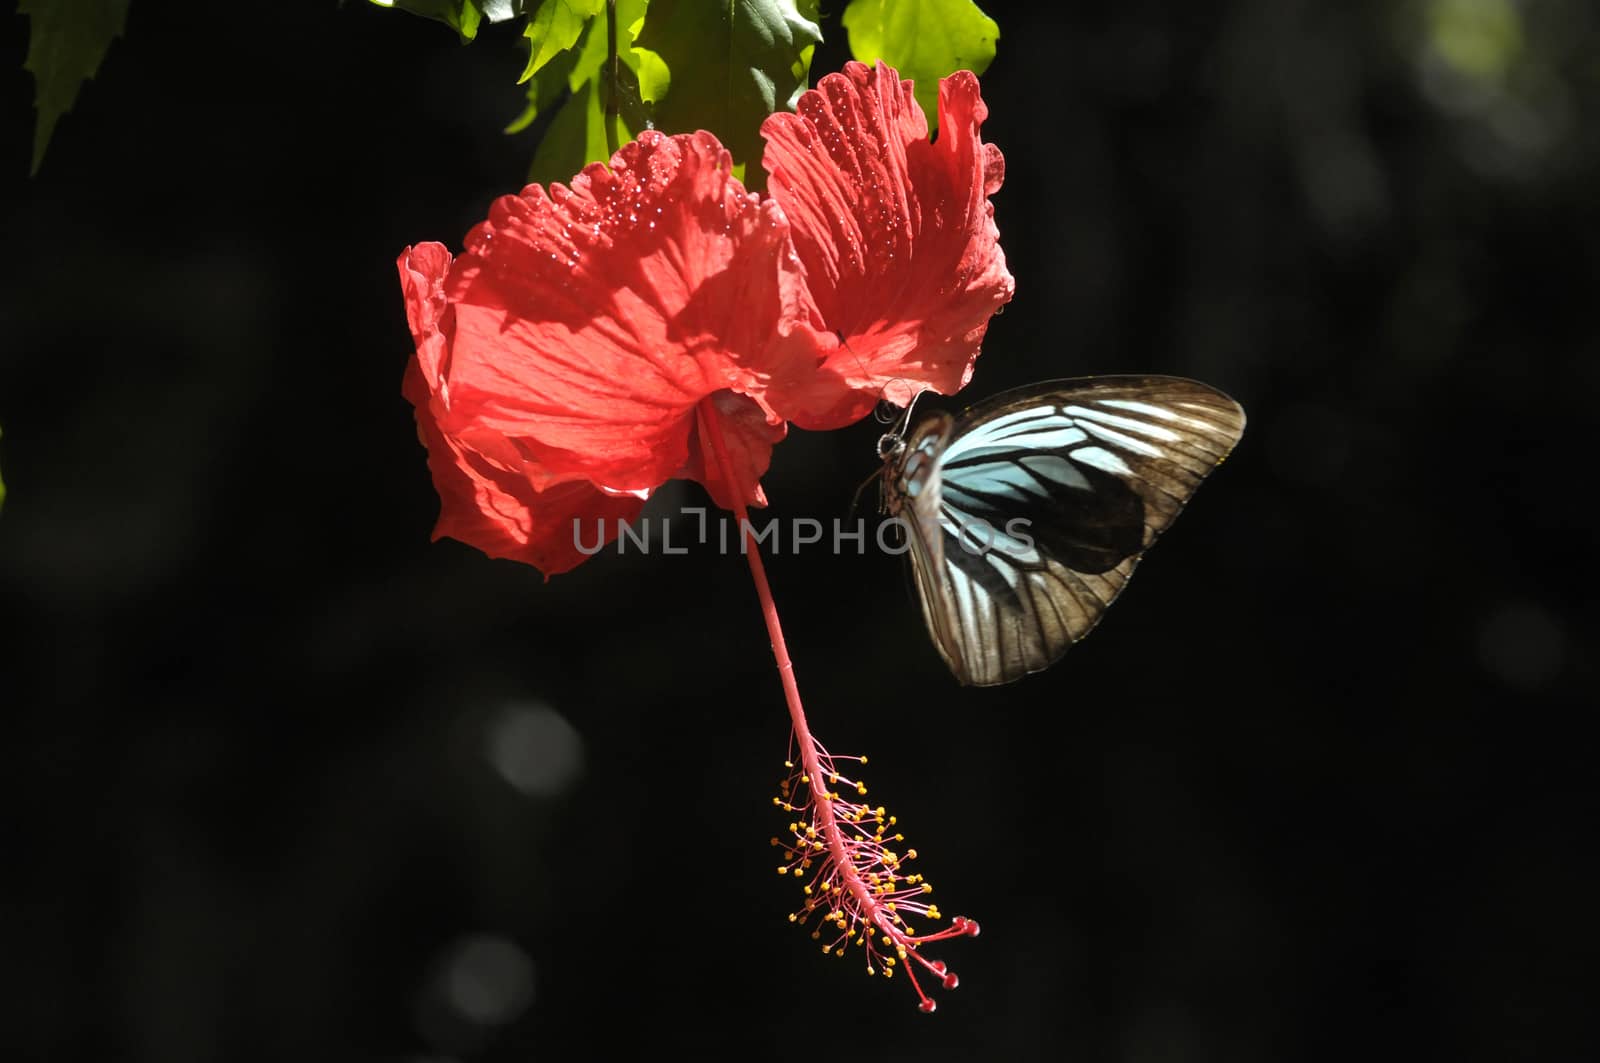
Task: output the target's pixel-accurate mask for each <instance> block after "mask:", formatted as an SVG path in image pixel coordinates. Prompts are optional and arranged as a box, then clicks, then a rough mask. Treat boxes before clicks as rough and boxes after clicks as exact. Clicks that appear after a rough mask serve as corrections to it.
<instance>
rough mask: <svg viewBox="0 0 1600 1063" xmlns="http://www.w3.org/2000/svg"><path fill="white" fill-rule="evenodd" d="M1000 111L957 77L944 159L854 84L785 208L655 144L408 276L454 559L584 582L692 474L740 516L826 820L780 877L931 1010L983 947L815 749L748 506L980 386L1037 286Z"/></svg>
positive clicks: (792, 162) (445, 531)
mask: <svg viewBox="0 0 1600 1063" xmlns="http://www.w3.org/2000/svg"><path fill="white" fill-rule="evenodd" d="M986 113H987V112H986V109H985V108H984V105H983V101H982V99H981V98H980V97H979V95H978V85H977V80H976V79H975V78H974V77H973V76H972V75H971V74H966V73H960V74H956V75H954V76H952V77H949V78H946V79H945V80H944V81H943V82H942V83H941V84H940V93H939V117H940V125H941V132H940V136H939V139H938V140H937V141H936V142H931V141H930V140H929V139H928V127H927V122H926V120H925V118H924V116H923V114H922V112H921V110H920V109H919V108H918V106H917V104H916V101H915V99H914V98H913V96H912V92H911V84H910V82H901V81H900V80H899V78H898V76H897V75H896V74H895V73H894V71H892V70H890V69H889V68H888V67H885V66H883V65H882V64H879V65H878V66H877V67H876V68H874V69H869V68H867V67H865V66H863V65H861V64H860V63H851V64H849V65H848V66H847V67H846V68H845V71H844V73H843V74H835V75H830V76H828V77H825V78H823V79H822V81H821V83H820V84H819V85H818V88H817V89H816V90H814V91H811V92H807V93H805V94H804V95H803V96H802V98H801V101H800V104H799V110H798V113H797V114H793V115H788V114H780V115H774V116H772V117H771V118H770V119H768V121H767V122H766V123H765V125H764V126H763V128H762V132H763V134H764V135H765V136H766V138H767V151H766V154H765V156H764V158H763V164H764V165H765V166H766V167H767V169H768V171H769V172H770V175H771V178H770V186H771V189H772V196H771V198H769V199H767V200H765V201H763V200H760V199H759V198H758V197H756V196H753V195H750V194H749V193H747V192H746V191H745V189H744V188H743V186H742V185H741V184H740V183H739V182H738V181H737V180H735V179H734V178H733V176H732V173H731V160H730V158H729V156H728V153H727V152H726V151H724V150H723V149H722V146H721V145H720V144H718V143H717V141H716V139H715V138H713V137H712V136H711V135H710V134H708V133H695V134H692V135H682V136H673V137H668V136H663V135H662V134H660V133H655V132H647V133H645V134H643V135H641V136H640V137H639V139H638V140H637V141H636V142H634V143H632V144H629V145H627V146H626V147H624V148H623V149H622V150H621V151H619V152H618V153H617V154H616V155H615V156H614V157H613V158H612V160H611V166H610V169H607V168H606V167H604V166H600V165H593V166H590V167H588V168H587V169H585V170H584V171H583V173H581V174H579V175H577V176H576V177H575V178H573V181H572V185H571V187H570V188H569V187H565V186H562V185H559V184H557V185H552V186H551V189H550V191H549V193H548V194H547V193H546V192H545V190H544V189H543V188H540V187H539V186H536V185H535V186H530V187H529V188H527V189H524V190H523V191H522V193H521V194H520V195H516V196H504V197H502V198H501V199H499V200H498V201H496V202H495V204H494V206H493V207H492V208H491V209H490V212H489V218H488V220H487V221H484V222H483V223H481V224H479V225H478V226H477V227H476V228H474V229H473V230H472V232H471V233H469V234H468V236H467V241H466V249H465V251H463V253H462V254H461V255H460V257H458V258H454V259H452V257H451V255H450V253H449V251H447V250H446V249H445V248H444V247H443V246H442V245H439V244H419V245H418V246H416V247H413V248H408V249H407V250H406V252H405V253H404V254H402V255H401V256H400V263H399V265H400V279H401V288H402V290H403V292H404V294H405V299H406V311H407V315H408V317H409V319H410V323H411V331H412V335H413V336H414V338H415V340H416V345H417V351H416V356H415V358H413V359H412V361H411V364H410V365H409V367H408V368H407V371H406V379H405V387H404V390H405V394H406V397H407V398H408V399H410V400H411V402H412V404H413V405H414V406H415V407H416V414H417V427H418V431H419V433H420V434H421V436H422V441H423V443H424V444H425V445H426V446H427V448H428V464H429V467H430V469H431V470H432V472H433V478H434V483H435V485H436V486H437V487H438V491H439V496H440V499H441V501H442V509H441V514H440V517H439V523H438V526H437V527H436V528H435V530H434V536H435V538H438V537H440V536H446V535H448V536H451V537H453V538H456V539H461V540H463V541H464V542H467V543H470V544H472V545H474V546H477V547H478V548H480V549H482V550H483V551H485V552H486V553H488V554H490V555H492V556H495V557H508V558H514V559H516V560H520V561H525V562H528V563H530V564H533V565H535V566H537V567H538V568H539V569H541V570H543V571H544V572H545V573H546V575H549V574H552V573H556V572H564V571H566V570H567V569H570V568H572V567H573V566H574V565H576V564H578V563H579V562H580V561H582V560H583V559H584V557H585V556H587V554H588V553H591V552H593V551H592V550H586V549H580V548H579V546H578V538H577V535H576V531H577V526H578V522H580V521H582V522H587V521H588V520H590V519H599V520H600V521H602V522H603V523H602V527H609V528H610V529H612V533H611V534H613V535H614V534H615V531H614V529H615V528H616V527H617V521H618V520H622V519H631V518H633V517H635V516H637V514H638V512H639V510H640V507H641V506H642V505H643V500H644V499H645V498H646V497H647V496H648V495H649V494H650V492H651V491H653V490H655V488H657V487H658V486H660V485H661V483H663V482H664V481H665V480H667V479H669V478H671V477H675V476H677V477H686V478H688V479H693V480H697V481H699V482H700V483H701V484H703V485H704V486H705V487H706V489H707V490H708V491H709V492H710V493H711V496H712V498H713V499H714V500H715V501H716V502H717V504H718V505H720V506H723V507H726V508H728V509H732V510H733V511H734V513H735V514H737V516H738V517H739V518H740V528H741V532H740V535H741V541H742V545H743V546H744V547H746V549H745V551H744V552H745V555H746V558H747V560H748V563H749V565H750V571H751V576H752V578H753V580H754V582H755V586H756V592H757V595H758V597H759V598H760V600H761V606H762V614H763V618H764V620H765V622H766V626H767V631H768V634H769V635H770V636H771V640H772V648H773V653H774V656H775V657H776V659H777V663H778V673H779V677H780V681H781V682H782V685H783V690H784V698H785V700H786V702H787V703H788V706H789V713H790V718H791V720H792V722H793V727H794V754H795V755H794V756H792V757H791V759H790V761H789V762H788V764H787V765H786V766H787V767H788V768H789V769H790V776H789V778H788V779H787V780H786V781H785V782H784V783H783V784H782V787H781V792H780V795H779V797H778V798H777V799H776V803H777V804H779V805H780V806H781V807H782V808H783V810H784V811H785V812H787V813H790V814H794V815H797V816H798V817H800V818H796V819H795V820H794V821H793V822H791V823H790V825H789V838H788V840H786V841H780V840H779V839H778V838H774V839H773V844H775V845H781V846H782V847H783V851H784V862H783V863H782V864H780V865H779V866H778V871H779V873H781V874H792V875H795V876H797V877H800V878H801V879H802V880H803V886H802V889H803V895H804V897H805V900H804V901H803V903H802V906H801V908H800V910H799V911H797V912H795V913H794V914H793V915H792V916H791V918H792V919H793V920H794V921H795V922H804V923H807V924H811V925H812V926H813V930H812V936H813V938H814V939H817V940H822V941H823V948H824V950H825V951H829V952H833V953H836V954H838V955H843V954H844V953H845V951H846V948H847V946H850V945H852V944H853V945H854V946H856V947H859V948H860V949H861V950H862V952H863V954H864V956H865V958H866V969H867V973H869V974H875V973H877V972H879V971H881V972H882V973H883V975H884V976H885V977H891V976H893V975H894V973H895V972H896V970H901V971H904V972H905V977H906V980H908V981H909V982H910V983H911V985H912V987H913V989H914V990H915V991H916V994H917V998H918V1006H919V1007H920V1008H921V1009H922V1010H923V1011H932V1010H934V1001H933V999H932V998H931V997H929V996H928V994H927V992H926V991H925V990H924V988H923V985H922V983H921V981H919V975H918V971H919V969H920V971H921V977H923V978H927V977H930V976H931V977H932V978H933V979H934V980H935V984H937V985H939V986H941V987H943V988H946V989H952V988H954V987H955V985H956V983H957V979H956V976H955V974H954V972H952V971H950V970H949V969H948V968H947V967H946V966H945V965H944V964H943V963H942V962H940V961H938V960H934V959H930V958H928V957H925V956H923V954H922V951H921V949H922V947H923V946H926V945H930V944H933V943H936V942H944V941H948V940H950V939H952V938H957V937H970V936H975V935H976V934H977V933H978V924H977V923H975V922H973V921H972V920H969V919H965V918H963V917H959V916H958V917H956V918H955V919H953V920H952V921H951V922H950V923H949V924H948V925H947V926H944V927H939V926H938V925H937V924H938V923H939V922H940V921H941V920H942V919H943V916H942V914H941V913H940V911H939V908H938V906H937V905H935V904H933V903H931V902H930V901H929V900H927V898H926V894H928V893H929V892H931V891H932V888H933V887H932V886H931V885H929V884H928V882H927V880H926V879H925V878H924V877H923V876H922V874H921V872H920V871H913V870H912V869H911V865H910V863H909V862H910V861H913V860H915V859H916V857H917V853H916V850H914V849H907V850H905V851H904V852H902V851H900V848H899V846H900V843H901V842H902V841H903V840H904V838H903V836H902V835H901V834H900V833H899V832H898V831H896V830H895V829H894V827H895V820H894V817H893V816H889V815H888V814H887V812H886V810H885V809H884V808H883V807H882V806H870V807H869V806H868V805H866V804H864V803H861V802H857V801H855V800H854V799H852V798H847V797H843V796H842V795H841V793H840V792H838V791H836V790H834V789H832V787H834V786H839V785H842V786H846V787H850V788H853V789H854V791H855V793H856V794H857V795H858V796H864V795H865V794H866V792H867V791H866V784H865V783H864V782H861V781H860V780H859V779H850V778H847V777H846V776H845V775H844V774H842V773H841V771H840V769H841V767H844V766H846V765H845V763H844V762H847V761H848V762H857V763H865V760H866V758H864V757H832V756H830V755H829V754H828V753H827V751H826V750H825V749H823V748H822V746H821V745H820V743H818V742H817V741H816V739H815V738H814V737H813V736H812V734H811V731H810V728H809V726H808V724H807V722H806V718H805V712H804V710H803V708H802V706H801V702H800V692H799V687H798V685H797V683H796V681H795V676H794V667H793V665H792V663H791V662H790V660H789V652H788V649H787V648H786V645H785V642H784V638H783V629H782V626H781V624H780V623H779V621H778V612H777V607H776V605H775V604H774V603H773V600H772V592H771V589H770V587H769V586H768V583H767V577H766V572H765V567H764V566H763V564H762V561H761V555H760V551H759V549H754V548H751V547H752V544H751V542H750V531H749V523H748V519H747V518H748V510H747V506H749V505H752V504H753V505H762V504H764V503H765V501H766V500H765V498H764V496H763V495H762V492H761V486H760V479H761V476H762V475H763V474H764V473H765V472H766V469H767V465H768V462H769V460H770V459H771V455H772V446H773V444H774V443H776V442H777V441H778V440H780V439H782V438H783V435H784V433H785V432H786V431H787V428H788V422H790V421H793V422H794V423H796V424H798V425H801V426H802V427H806V428H817V429H824V428H837V427H840V426H842V425H844V424H847V423H849V422H850V421H852V420H854V419H856V418H858V417H860V416H861V415H863V414H864V413H866V412H867V410H869V409H871V407H872V405H873V404H874V403H875V402H876V401H877V400H878V399H879V398H884V397H887V398H889V399H890V400H891V401H895V402H897V403H900V404H904V403H906V402H909V401H910V399H911V398H912V397H913V396H914V395H915V393H916V392H917V391H920V390H922V389H924V388H932V389H933V390H936V391H942V392H945V393H950V392H953V391H956V390H958V389H959V388H961V387H962V386H963V385H964V384H966V382H967V378H968V377H969V376H970V375H971V372H972V363H973V360H974V359H975V358H976V357H977V355H978V347H979V344H980V343H981V342H982V340H983V335H984V331H985V329H986V328H987V327H988V322H989V318H990V317H991V316H992V315H993V313H994V312H995V310H996V309H998V308H999V307H1000V306H1001V305H1002V304H1004V303H1005V302H1006V301H1007V300H1009V299H1010V298H1011V293H1012V287H1013V286H1012V280H1011V275H1010V274H1009V273H1008V272H1006V267H1005V259H1004V257H1003V256H1002V254H1001V252H1000V248H999V244H998V242H997V233H996V231H995V226H994V220H993V209H992V208H991V206H990V204H989V196H990V195H991V194H993V192H994V191H995V190H996V189H997V188H998V187H999V185H1000V180H1001V175H1002V168H1003V163H1002V161H1001V158H1000V153H999V152H998V151H996V150H995V149H994V148H993V147H991V146H989V145H985V144H984V143H983V142H982V141H981V140H979V138H978V127H979V126H980V125H981V124H982V122H983V119H984V117H985V116H986ZM613 518H615V519H613ZM606 538H609V536H606ZM603 541H604V538H603V539H602V542H603ZM912 920H915V921H916V925H915V926H914V925H913V924H912V922H911V921H912ZM919 928H920V929H919Z"/></svg>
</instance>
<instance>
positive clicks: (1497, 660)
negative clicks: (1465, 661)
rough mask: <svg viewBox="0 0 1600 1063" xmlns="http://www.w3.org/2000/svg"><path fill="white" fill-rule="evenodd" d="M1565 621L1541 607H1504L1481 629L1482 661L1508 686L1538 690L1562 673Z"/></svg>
mask: <svg viewBox="0 0 1600 1063" xmlns="http://www.w3.org/2000/svg"><path fill="white" fill-rule="evenodd" d="M1566 642H1567V636H1566V632H1565V631H1564V630H1563V629H1562V626H1561V622H1560V621H1559V620H1557V619H1556V618H1555V617H1554V616H1552V615H1550V613H1549V611H1547V610H1546V609H1544V608H1543V607H1541V606H1539V605H1535V604H1533V603H1527V602H1518V603H1510V604H1506V605H1502V606H1500V607H1499V608H1498V609H1496V610H1495V611H1494V612H1493V613H1491V614H1489V616H1488V617H1486V618H1485V619H1484V621H1483V624H1482V626H1481V627H1480V628H1479V630H1478V659H1479V660H1480V661H1481V662H1482V663H1483V667H1484V668H1485V669H1486V670H1487V671H1488V672H1489V674H1491V675H1493V676H1494V677H1495V678H1496V679H1499V680H1500V681H1501V682H1503V683H1505V684H1506V685H1507V686H1512V687H1516V688H1518V689H1520V690H1538V689H1539V688H1541V687H1544V686H1548V685H1549V684H1550V683H1551V682H1552V681H1553V680H1554V679H1555V678H1556V677H1557V676H1558V675H1560V674H1561V664H1562V661H1563V660H1564V658H1565V657H1566Z"/></svg>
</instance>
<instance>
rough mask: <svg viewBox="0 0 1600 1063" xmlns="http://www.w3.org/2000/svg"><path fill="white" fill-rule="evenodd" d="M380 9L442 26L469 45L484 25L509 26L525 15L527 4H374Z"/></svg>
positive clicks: (439, 0)
mask: <svg viewBox="0 0 1600 1063" xmlns="http://www.w3.org/2000/svg"><path fill="white" fill-rule="evenodd" d="M372 3H374V4H376V5H378V6H379V7H392V8H395V9H397V10H400V11H409V12H410V13H411V14H413V15H421V16H422V17H423V18H431V19H433V20H434V21H436V22H443V23H444V24H445V25H447V26H449V27H450V28H451V29H453V30H455V31H456V32H457V33H459V34H460V35H461V39H462V40H463V41H470V40H472V39H473V38H474V37H476V36H477V35H478V26H479V25H480V24H482V23H484V22H490V23H494V22H506V21H509V20H510V19H514V18H516V17H517V16H519V15H521V14H522V11H523V8H524V7H526V6H527V0H372Z"/></svg>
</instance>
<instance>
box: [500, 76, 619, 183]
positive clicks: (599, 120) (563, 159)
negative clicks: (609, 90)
mask: <svg viewBox="0 0 1600 1063" xmlns="http://www.w3.org/2000/svg"><path fill="white" fill-rule="evenodd" d="M623 71H624V72H623V76H622V79H623V82H624V85H623V93H624V98H625V97H626V94H627V92H628V91H629V88H628V83H629V82H630V81H631V80H632V72H631V71H629V70H628V69H627V68H626V67H624V68H623ZM633 91H634V92H635V93H637V87H636V86H635V87H634V89H633ZM605 95H606V90H605V88H604V86H603V85H602V83H601V81H600V80H599V79H598V78H597V79H595V80H591V81H586V82H584V83H583V84H582V85H581V86H579V87H578V89H577V91H575V92H573V94H572V95H571V96H570V97H568V99H567V102H566V103H564V104H562V105H561V110H560V111H558V112H556V117H555V120H554V121H552V122H551V123H550V128H548V129H546V130H545V131H544V138H543V139H542V140H540V141H539V150H538V151H537V152H535V153H534V156H533V165H532V166H530V167H529V168H528V180H529V181H537V182H538V183H540V184H544V185H548V184H549V183H550V182H551V181H560V182H561V183H562V184H570V183H571V182H572V178H573V175H575V174H576V173H577V172H578V171H580V170H582V169H583V168H584V167H585V166H587V165H588V164H589V163H591V162H609V161H610V160H611V146H610V145H609V144H608V143H607V142H606V114H605ZM636 128H639V127H630V125H629V123H628V113H627V109H626V108H623V109H622V113H621V114H619V115H618V117H617V119H616V129H615V135H616V142H617V144H618V145H622V144H626V143H627V142H628V141H630V140H632V139H633V137H634V132H635V129H636Z"/></svg>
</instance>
